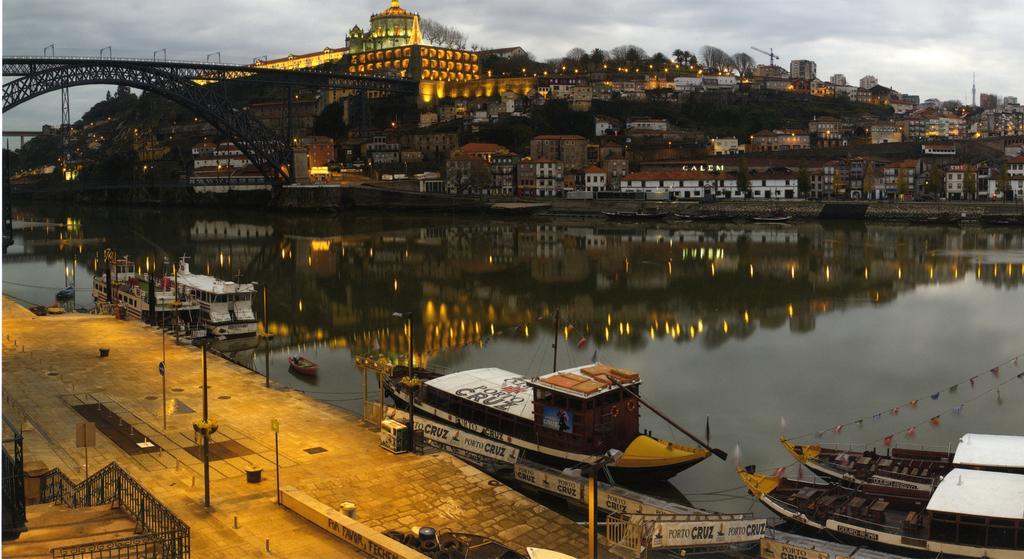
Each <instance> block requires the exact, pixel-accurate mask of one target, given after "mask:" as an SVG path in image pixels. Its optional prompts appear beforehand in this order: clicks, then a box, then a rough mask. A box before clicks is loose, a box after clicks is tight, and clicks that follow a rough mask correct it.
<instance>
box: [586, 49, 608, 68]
mask: <svg viewBox="0 0 1024 559" xmlns="http://www.w3.org/2000/svg"><path fill="white" fill-rule="evenodd" d="M607 63H608V53H607V52H606V51H604V50H603V49H594V50H592V51H590V69H591V70H600V69H602V68H603V66H604V65H605V64H607Z"/></svg>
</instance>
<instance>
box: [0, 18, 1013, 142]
mask: <svg viewBox="0 0 1024 559" xmlns="http://www.w3.org/2000/svg"><path fill="white" fill-rule="evenodd" d="M387 4H388V0H331V1H328V0H292V1H288V2H283V1H277V2H273V1H270V0H244V1H243V0H214V1H210V0H173V1H163V2H158V1H153V0H143V1H139V0H132V1H129V0H102V1H101V0H76V1H73V2H72V1H70V0H59V1H54V0H5V1H4V2H3V49H4V53H5V54H42V52H43V48H44V47H46V46H47V45H49V44H51V43H52V44H54V45H55V46H56V52H57V54H58V55H61V54H66V55H97V54H99V51H100V49H101V48H103V47H106V46H107V45H110V46H112V47H113V53H114V55H115V56H139V57H151V56H152V55H153V51H154V50H157V49H163V48H166V49H167V56H168V57H169V58H174V59H188V60H204V59H205V58H206V55H207V54H209V53H212V52H215V51H219V52H220V53H221V56H222V58H223V60H224V61H225V62H228V61H231V62H251V61H252V59H253V58H254V57H257V56H263V55H267V56H270V57H271V58H273V57H277V56H282V55H285V54H288V53H296V54H298V53H304V52H311V51H314V50H318V49H321V48H323V47H325V46H331V47H339V46H344V44H345V34H346V32H347V30H348V29H350V28H351V27H352V26H353V25H357V24H358V25H360V26H362V27H364V28H365V27H367V26H368V20H369V15H370V14H371V13H373V12H376V11H380V10H381V9H383V8H385V7H387ZM403 7H405V8H407V9H409V10H414V11H417V12H419V13H420V14H421V15H422V16H424V17H430V18H433V19H436V20H438V21H441V22H443V23H447V24H450V25H454V26H457V27H459V28H460V29H462V30H463V31H464V32H465V33H466V34H467V35H468V36H469V39H470V43H475V44H480V45H483V46H485V47H504V46H513V45H519V46H522V47H523V48H525V49H526V50H528V51H530V52H531V53H533V54H534V55H535V56H536V57H537V58H539V59H545V58H550V57H556V56H561V55H563V54H564V53H565V52H566V51H568V50H569V49H570V48H572V47H576V46H579V47H583V48H585V49H587V50H590V49H593V48H595V47H601V48H605V49H609V48H612V47H614V46H616V45H620V44H624V43H634V44H637V45H639V46H641V47H643V48H645V49H646V50H647V51H648V53H652V54H653V53H654V52H657V51H662V52H664V53H665V54H670V53H671V52H672V51H673V50H674V49H676V48H681V49H684V50H690V51H693V52H697V51H698V50H699V49H700V47H701V46H702V45H714V46H717V47H720V48H722V49H723V50H725V51H727V52H729V53H735V52H741V51H742V52H747V53H749V54H751V55H753V56H754V58H755V60H757V61H758V62H759V63H767V57H766V56H764V55H761V54H760V53H757V52H753V51H751V50H750V47H751V46H752V45H753V46H757V47H760V48H763V49H765V50H767V49H768V48H769V47H771V48H774V49H775V52H776V53H778V54H780V55H781V60H782V62H781V63H782V64H783V65H784V66H786V67H787V68H788V66H789V61H790V60H792V59H797V58H806V59H811V60H814V61H815V62H817V64H818V75H819V77H823V78H825V79H827V78H828V77H829V76H831V75H832V74H835V73H842V74H845V75H846V77H847V79H848V80H849V81H850V82H851V83H856V81H857V80H859V79H860V77H861V76H863V75H865V74H872V75H875V76H877V77H878V79H879V81H880V82H881V83H882V84H883V85H887V86H890V87H894V88H895V89H897V90H899V91H901V92H907V93H914V94H918V95H920V96H921V99H922V100H923V99H926V98H929V97H939V98H941V99H959V100H961V101H964V100H966V99H969V96H970V91H971V73H972V72H976V73H977V83H978V93H981V92H994V93H997V94H999V95H1018V96H1024V71H1022V68H1024V54H1022V51H1021V46H1020V38H1019V33H1020V29H1019V26H1020V21H1021V20H1022V19H1024V0H984V1H983V2H967V1H954V0H900V1H892V0H859V1H852V0H851V1H847V0H776V1H775V2H770V3H768V2H763V1H754V0H719V1H715V0H710V1H703V2H691V1H683V0H630V1H627V2H623V1H621V0H587V1H576V2H567V1H564V0H560V1H558V0H556V1H552V0H518V1H500V2H499V1H491V0H445V1H443V2H441V1H437V0H430V1H427V0H405V1H404V2H403ZM107 89H112V88H107V87H105V86H89V87H81V88H76V89H73V90H72V93H71V104H72V107H71V109H72V118H73V119H77V118H78V117H80V116H81V114H82V113H83V112H84V111H85V110H86V109H88V108H89V106H91V105H92V104H93V103H94V102H95V101H97V100H99V99H100V98H102V96H103V94H104V92H106V91H107ZM59 122H60V95H59V94H57V93H51V94H49V95H46V96H43V97H40V98H37V99H36V100H34V101H31V102H29V103H26V104H24V105H21V106H19V107H18V108H16V109H14V110H13V111H11V113H10V114H9V115H4V128H5V129H6V130H20V129H38V128H39V126H40V125H41V124H43V123H56V124H59Z"/></svg>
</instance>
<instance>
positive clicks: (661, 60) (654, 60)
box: [650, 52, 668, 67]
mask: <svg viewBox="0 0 1024 559" xmlns="http://www.w3.org/2000/svg"><path fill="white" fill-rule="evenodd" d="M650 62H651V64H654V66H656V67H658V66H664V65H666V64H668V57H667V56H665V55H664V54H662V53H660V52H656V53H654V56H652V57H651V60H650Z"/></svg>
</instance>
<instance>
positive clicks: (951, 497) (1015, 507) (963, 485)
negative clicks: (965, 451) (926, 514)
mask: <svg viewBox="0 0 1024 559" xmlns="http://www.w3.org/2000/svg"><path fill="white" fill-rule="evenodd" d="M928 510H930V511H935V512H949V513H959V514H969V515H973V516H987V517H991V518H1014V519H1024V475H1022V474H1007V473H1003V472H987V471H984V470H964V469H961V468H956V469H954V470H953V471H951V472H949V474H947V475H946V477H945V478H944V479H943V480H942V482H941V483H939V486H938V487H936V488H935V492H934V493H932V498H931V500H930V501H928Z"/></svg>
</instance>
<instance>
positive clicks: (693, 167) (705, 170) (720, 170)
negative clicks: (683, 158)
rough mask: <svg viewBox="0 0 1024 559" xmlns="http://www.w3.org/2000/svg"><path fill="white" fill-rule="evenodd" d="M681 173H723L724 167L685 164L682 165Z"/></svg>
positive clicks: (707, 164)
mask: <svg viewBox="0 0 1024 559" xmlns="http://www.w3.org/2000/svg"><path fill="white" fill-rule="evenodd" d="M683 171H699V172H701V173H724V172H725V165H712V164H710V163H687V164H684V165H683Z"/></svg>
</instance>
